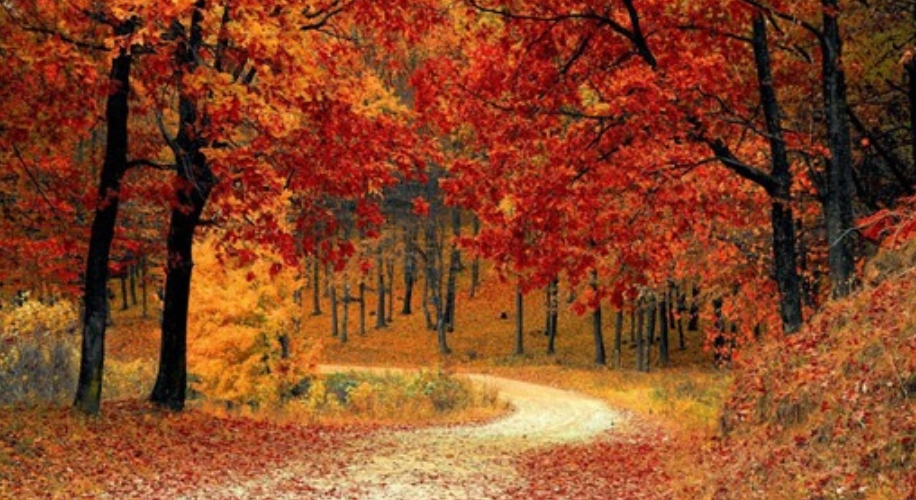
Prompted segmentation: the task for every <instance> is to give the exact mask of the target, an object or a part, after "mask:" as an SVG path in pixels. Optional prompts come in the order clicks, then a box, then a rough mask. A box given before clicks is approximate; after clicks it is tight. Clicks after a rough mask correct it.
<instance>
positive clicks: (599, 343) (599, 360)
mask: <svg viewBox="0 0 916 500" xmlns="http://www.w3.org/2000/svg"><path fill="white" fill-rule="evenodd" d="M591 287H592V291H594V292H595V294H596V295H597V294H598V272H597V271H592V280H591ZM592 337H594V341H595V364H596V365H598V366H605V365H607V353H606V351H605V349H604V332H603V325H602V318H601V301H598V304H597V305H596V307H595V310H594V312H592Z"/></svg>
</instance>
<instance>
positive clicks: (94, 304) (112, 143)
mask: <svg viewBox="0 0 916 500" xmlns="http://www.w3.org/2000/svg"><path fill="white" fill-rule="evenodd" d="M131 62H132V61H131V56H130V55H129V54H128V53H127V52H126V51H124V50H122V51H121V53H120V54H119V55H118V57H116V58H115V59H114V60H113V61H112V63H111V73H110V74H109V79H110V81H111V92H110V93H109V95H108V99H107V101H106V103H105V120H106V123H107V126H108V130H107V132H106V135H107V142H106V144H105V161H104V163H103V164H102V173H101V179H100V181H99V191H98V201H97V202H96V203H97V204H96V208H95V215H94V218H93V220H92V229H91V232H90V234H89V250H88V254H87V257H86V275H85V280H86V281H85V285H84V289H83V336H82V337H83V338H82V345H81V350H80V372H79V379H78V383H77V388H76V398H75V400H74V403H73V404H74V406H75V407H76V408H77V409H79V410H80V411H82V412H83V413H88V414H92V415H95V414H98V413H99V409H100V408H101V402H102V372H103V370H104V365H105V330H106V328H107V324H106V322H107V319H108V311H109V304H108V260H109V256H110V254H111V243H112V241H113V240H114V234H115V224H116V222H117V219H118V205H119V204H120V195H119V192H120V189H121V179H122V178H123V177H124V173H125V172H126V171H127V151H128V149H127V139H128V130H127V120H128V116H129V112H130V111H129V109H130V108H129V107H128V102H127V101H128V96H129V92H130V67H131Z"/></svg>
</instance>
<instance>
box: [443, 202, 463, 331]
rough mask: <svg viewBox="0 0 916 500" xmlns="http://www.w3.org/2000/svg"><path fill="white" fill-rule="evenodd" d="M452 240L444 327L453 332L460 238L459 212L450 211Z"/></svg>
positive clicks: (459, 259)
mask: <svg viewBox="0 0 916 500" xmlns="http://www.w3.org/2000/svg"><path fill="white" fill-rule="evenodd" d="M452 236H453V237H454V240H452V245H451V252H450V255H449V265H448V279H447V280H446V286H445V325H446V328H448V331H450V332H453V331H455V300H456V296H457V293H458V291H457V289H458V273H459V272H461V252H460V251H459V250H458V241H457V239H458V238H459V237H461V212H460V211H459V210H458V209H457V208H453V209H452Z"/></svg>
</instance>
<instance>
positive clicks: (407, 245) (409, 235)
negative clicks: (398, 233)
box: [401, 224, 417, 315]
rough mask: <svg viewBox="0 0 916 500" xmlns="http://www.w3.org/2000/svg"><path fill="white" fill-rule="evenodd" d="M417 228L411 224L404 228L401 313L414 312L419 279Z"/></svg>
mask: <svg viewBox="0 0 916 500" xmlns="http://www.w3.org/2000/svg"><path fill="white" fill-rule="evenodd" d="M416 240H417V229H416V225H415V224H410V225H409V227H407V228H405V229H404V306H403V307H402V308H401V314H404V315H407V314H413V309H412V308H413V304H412V303H413V286H414V284H415V283H416V281H417V252H416V244H417V243H416Z"/></svg>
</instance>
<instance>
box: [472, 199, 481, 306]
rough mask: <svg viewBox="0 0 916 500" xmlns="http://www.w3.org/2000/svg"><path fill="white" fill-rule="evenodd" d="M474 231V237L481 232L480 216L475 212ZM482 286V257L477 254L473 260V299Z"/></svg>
mask: <svg viewBox="0 0 916 500" xmlns="http://www.w3.org/2000/svg"><path fill="white" fill-rule="evenodd" d="M472 220H473V231H474V237H475V238H476V237H477V235H479V234H480V218H478V217H477V215H476V214H475V215H474V216H473V219H472ZM478 286H480V258H479V257H477V256H476V255H475V256H474V259H473V260H472V261H471V291H470V296H471V298H472V299H473V298H474V295H476V294H477V287H478Z"/></svg>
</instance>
